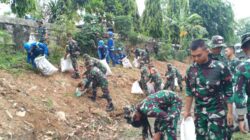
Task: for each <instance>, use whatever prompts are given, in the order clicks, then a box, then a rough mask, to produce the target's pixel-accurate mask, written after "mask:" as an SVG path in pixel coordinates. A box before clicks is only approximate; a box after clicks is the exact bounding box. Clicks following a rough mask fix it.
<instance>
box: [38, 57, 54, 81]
mask: <svg viewBox="0 0 250 140" xmlns="http://www.w3.org/2000/svg"><path fill="white" fill-rule="evenodd" d="M35 64H36V67H37V69H38V70H39V71H40V72H42V74H43V75H46V76H49V75H52V74H54V73H55V72H57V71H58V69H57V68H56V67H55V66H53V65H52V64H51V63H50V62H49V61H48V60H47V59H46V58H45V56H40V57H37V58H35Z"/></svg>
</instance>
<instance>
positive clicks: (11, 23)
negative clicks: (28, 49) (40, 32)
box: [0, 16, 57, 48]
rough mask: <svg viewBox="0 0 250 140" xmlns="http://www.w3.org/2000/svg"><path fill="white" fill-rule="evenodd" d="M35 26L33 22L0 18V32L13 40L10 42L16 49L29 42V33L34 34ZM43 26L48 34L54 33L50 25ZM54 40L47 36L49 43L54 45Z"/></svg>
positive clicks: (54, 38)
mask: <svg viewBox="0 0 250 140" xmlns="http://www.w3.org/2000/svg"><path fill="white" fill-rule="evenodd" d="M37 26H38V25H37V23H36V21H33V20H26V19H21V18H10V17H5V16H0V30H5V31H7V32H8V33H10V35H11V36H12V39H13V40H12V42H14V44H13V46H15V47H16V48H20V47H22V45H23V43H25V42H27V41H28V40H29V37H30V33H32V32H33V33H34V32H35V28H36V27H37ZM44 26H45V27H46V28H47V32H48V33H49V34H50V33H51V32H53V31H54V30H53V25H52V24H49V23H45V24H44ZM56 40H57V38H56V37H52V36H49V41H50V42H55V43H56ZM0 43H4V42H0Z"/></svg>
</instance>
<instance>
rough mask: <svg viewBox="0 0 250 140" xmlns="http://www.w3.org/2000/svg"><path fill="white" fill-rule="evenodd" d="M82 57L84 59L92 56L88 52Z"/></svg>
mask: <svg viewBox="0 0 250 140" xmlns="http://www.w3.org/2000/svg"><path fill="white" fill-rule="evenodd" d="M82 57H83V59H89V58H90V56H89V55H88V54H86V53H85V54H83V56H82Z"/></svg>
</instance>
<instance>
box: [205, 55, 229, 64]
mask: <svg viewBox="0 0 250 140" xmlns="http://www.w3.org/2000/svg"><path fill="white" fill-rule="evenodd" d="M209 57H210V58H211V59H212V60H217V61H220V62H222V63H224V65H227V61H226V60H227V59H226V58H225V57H224V56H223V55H221V54H212V53H210V54H209Z"/></svg>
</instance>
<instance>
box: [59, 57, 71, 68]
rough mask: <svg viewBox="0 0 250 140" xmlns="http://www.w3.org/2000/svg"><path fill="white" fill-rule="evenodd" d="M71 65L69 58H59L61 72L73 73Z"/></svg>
mask: <svg viewBox="0 0 250 140" xmlns="http://www.w3.org/2000/svg"><path fill="white" fill-rule="evenodd" d="M73 70H74V68H73V65H72V61H71V59H70V57H67V58H66V59H64V58H61V72H66V71H73Z"/></svg>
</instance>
